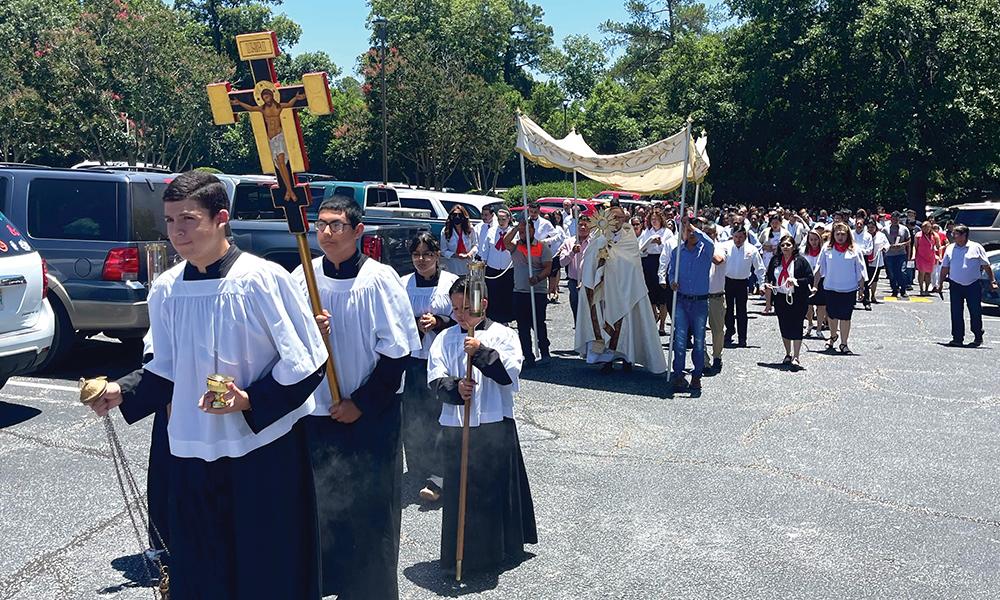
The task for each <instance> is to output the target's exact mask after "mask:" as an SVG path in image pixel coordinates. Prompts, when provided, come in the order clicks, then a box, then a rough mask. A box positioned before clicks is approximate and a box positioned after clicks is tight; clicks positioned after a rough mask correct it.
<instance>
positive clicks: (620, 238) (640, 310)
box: [575, 206, 667, 373]
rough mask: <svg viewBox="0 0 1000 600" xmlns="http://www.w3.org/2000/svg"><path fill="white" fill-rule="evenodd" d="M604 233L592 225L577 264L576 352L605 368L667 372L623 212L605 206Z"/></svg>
mask: <svg viewBox="0 0 1000 600" xmlns="http://www.w3.org/2000/svg"><path fill="white" fill-rule="evenodd" d="M607 214H608V216H609V218H610V221H611V225H610V226H609V227H608V228H607V230H606V231H602V229H601V228H600V227H592V229H591V234H590V237H591V241H590V244H589V245H588V246H587V250H586V252H584V256H583V265H582V266H581V268H580V286H581V294H580V306H579V310H578V311H577V316H576V343H575V347H576V351H577V352H579V353H580V355H581V356H586V357H587V362H588V363H591V364H595V363H596V364H602V365H603V367H602V371H604V372H610V371H611V370H612V369H613V364H614V362H615V361H616V360H621V361H623V362H624V367H625V369H626V370H630V369H631V368H632V365H633V364H636V363H638V364H641V365H643V366H644V367H646V369H647V370H648V371H650V372H651V373H663V372H664V371H666V370H667V363H666V359H664V357H663V349H662V347H661V346H660V338H659V336H658V334H657V329H656V320H655V319H654V318H653V309H652V307H651V306H650V304H649V295H648V294H649V291H648V290H647V289H646V283H645V280H644V278H643V272H642V262H641V259H640V258H639V242H638V240H637V239H636V236H635V231H633V229H632V228H631V227H623V226H622V225H623V224H628V219H627V217H626V216H625V212H624V211H623V210H622V209H621V208H620V207H617V206H612V207H611V208H610V209H608V211H607Z"/></svg>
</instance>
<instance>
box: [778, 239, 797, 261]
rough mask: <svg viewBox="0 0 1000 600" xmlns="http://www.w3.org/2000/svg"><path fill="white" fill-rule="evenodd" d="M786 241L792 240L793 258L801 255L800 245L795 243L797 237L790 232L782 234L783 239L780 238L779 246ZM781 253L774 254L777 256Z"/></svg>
mask: <svg viewBox="0 0 1000 600" xmlns="http://www.w3.org/2000/svg"><path fill="white" fill-rule="evenodd" d="M785 242H791V244H792V258H795V257H796V256H798V255H799V245H798V244H796V243H795V238H793V237H792V236H790V235H788V234H785V235H783V236H781V239H780V240H778V248H781V245H782V244H784V243H785ZM780 254H781V253H780V252H775V254H774V255H775V256H779V255H780Z"/></svg>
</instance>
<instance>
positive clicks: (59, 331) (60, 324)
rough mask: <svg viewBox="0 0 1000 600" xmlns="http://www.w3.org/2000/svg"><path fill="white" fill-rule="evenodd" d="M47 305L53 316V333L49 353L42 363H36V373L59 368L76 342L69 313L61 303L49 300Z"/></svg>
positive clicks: (52, 299)
mask: <svg viewBox="0 0 1000 600" xmlns="http://www.w3.org/2000/svg"><path fill="white" fill-rule="evenodd" d="M49 303H50V304H51V305H52V314H53V315H54V316H55V324H56V326H55V332H54V334H53V335H52V345H51V346H49V352H48V354H46V355H45V358H43V359H42V362H40V363H38V366H37V367H36V368H35V370H36V371H50V370H52V369H54V368H55V367H57V366H59V363H61V362H62V361H63V360H65V359H66V357H67V356H68V355H69V351H70V350H71V349H72V348H73V343H74V342H76V330H74V329H73V323H72V322H71V321H70V320H69V313H67V312H66V309H65V308H63V305H62V302H60V301H58V300H56V299H54V298H50V300H49Z"/></svg>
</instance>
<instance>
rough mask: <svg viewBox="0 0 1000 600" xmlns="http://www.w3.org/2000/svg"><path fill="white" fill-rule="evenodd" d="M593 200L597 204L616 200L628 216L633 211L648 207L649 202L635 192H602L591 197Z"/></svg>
mask: <svg viewBox="0 0 1000 600" xmlns="http://www.w3.org/2000/svg"><path fill="white" fill-rule="evenodd" d="M593 200H597V201H598V202H599V203H603V202H607V201H608V200H618V201H619V202H620V203H621V205H622V208H624V209H625V210H627V211H628V212H629V214H634V213H635V209H636V208H638V207H640V206H644V207H647V208H648V207H649V202H647V201H646V200H643V199H642V196H640V195H639V194H637V193H635V192H622V191H619V190H604V191H603V192H601V193H599V194H597V195H596V196H594V197H593Z"/></svg>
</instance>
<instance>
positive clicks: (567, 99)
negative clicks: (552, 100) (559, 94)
mask: <svg viewBox="0 0 1000 600" xmlns="http://www.w3.org/2000/svg"><path fill="white" fill-rule="evenodd" d="M567 108H569V98H563V110H566V109H567Z"/></svg>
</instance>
